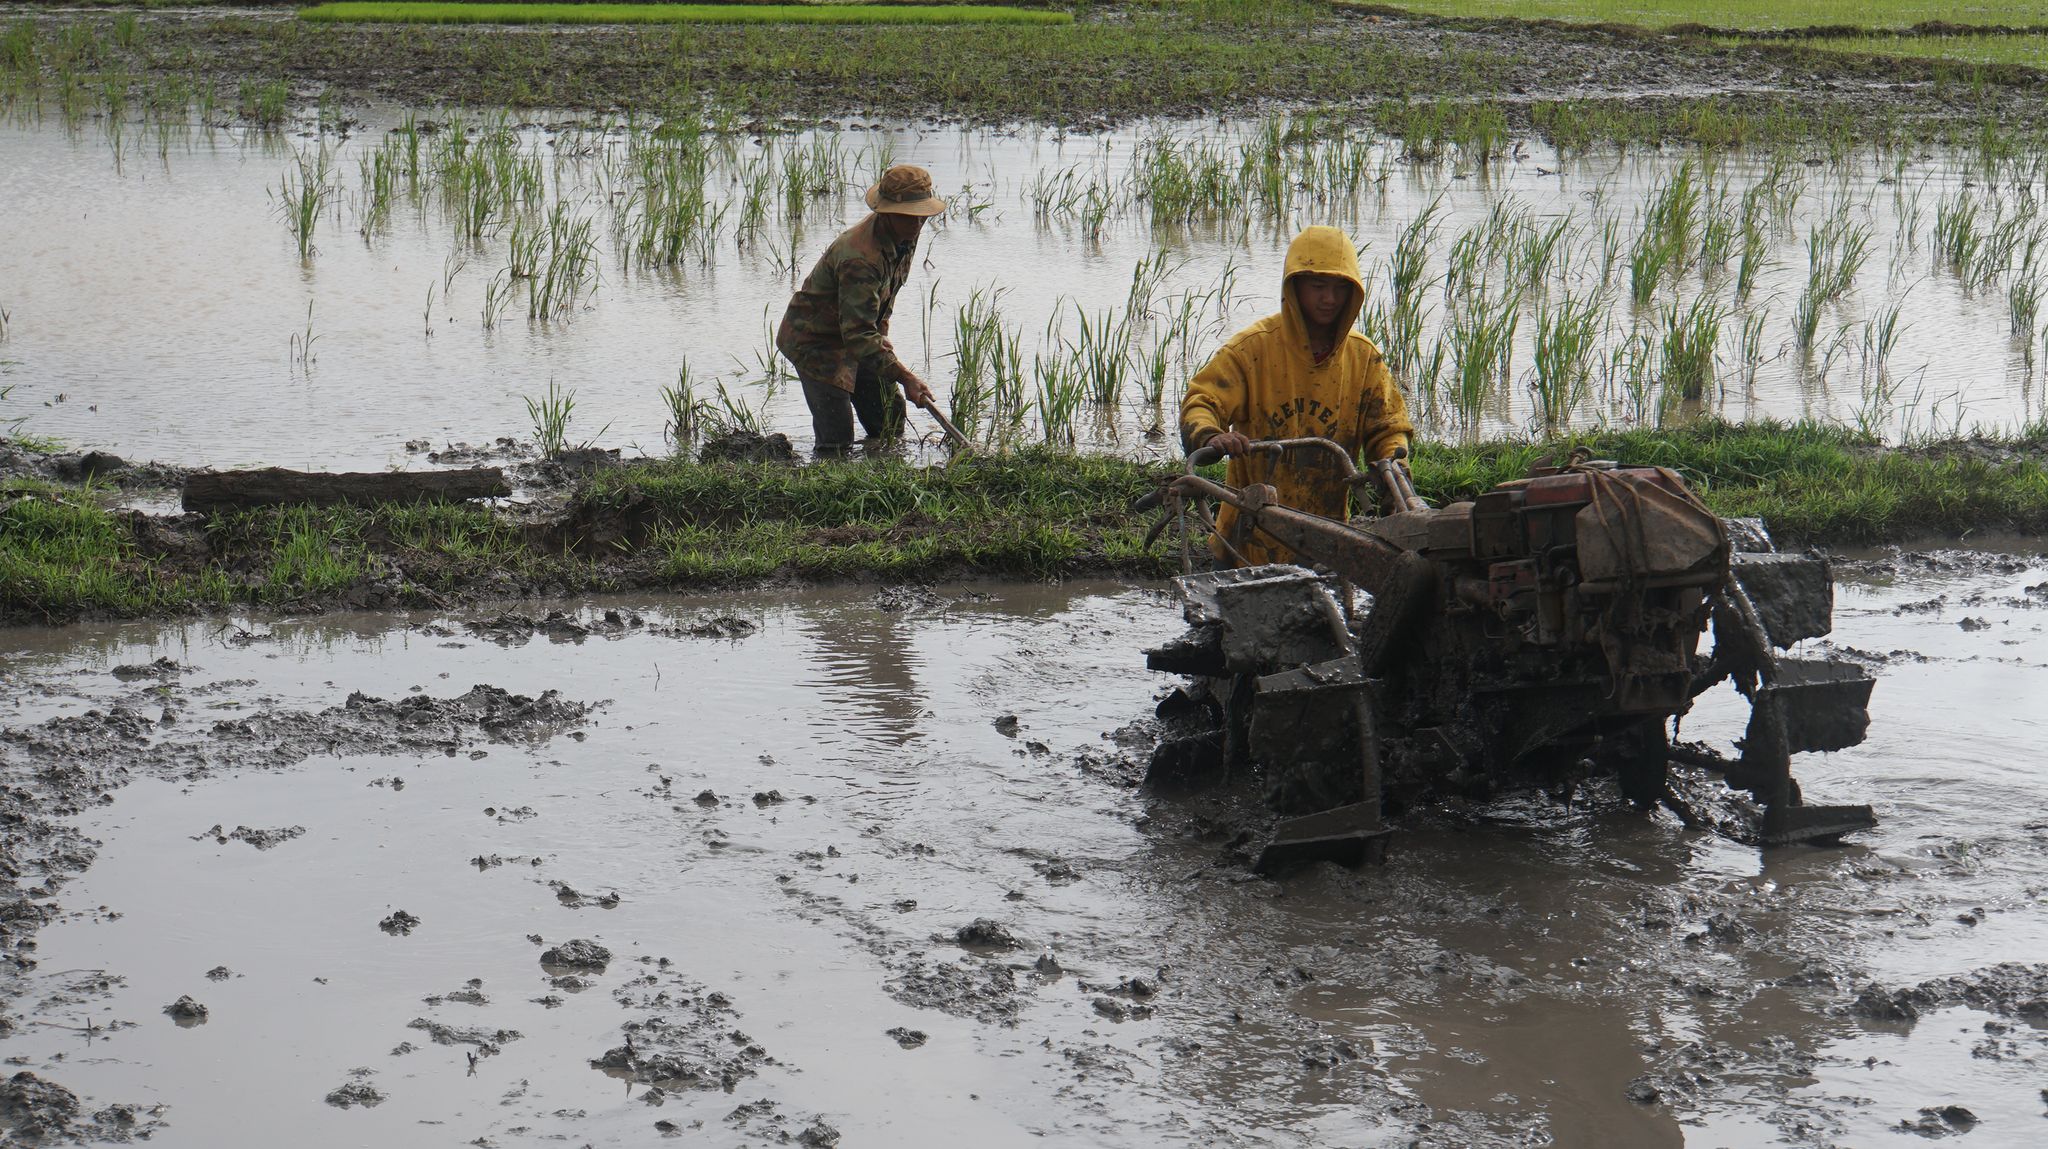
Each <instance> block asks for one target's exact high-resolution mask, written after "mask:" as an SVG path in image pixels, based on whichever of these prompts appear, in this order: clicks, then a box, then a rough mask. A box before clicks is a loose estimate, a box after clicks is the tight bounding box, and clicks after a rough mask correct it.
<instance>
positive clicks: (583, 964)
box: [540, 938, 612, 973]
mask: <svg viewBox="0 0 2048 1149" xmlns="http://www.w3.org/2000/svg"><path fill="white" fill-rule="evenodd" d="M611 960H612V951H610V950H608V949H606V948H604V947H603V946H601V945H598V944H597V943H596V942H594V941H591V940H590V939H589V938H576V939H575V940H573V941H566V942H563V943H562V944H561V945H558V946H550V947H549V948H548V949H545V950H543V951H541V955H540V964H541V966H542V967H543V968H548V967H552V968H553V969H559V970H573V971H577V972H589V973H603V972H604V970H605V967H606V966H608V965H610V964H611Z"/></svg>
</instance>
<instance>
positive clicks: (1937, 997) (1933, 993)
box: [1849, 962, 2048, 1023]
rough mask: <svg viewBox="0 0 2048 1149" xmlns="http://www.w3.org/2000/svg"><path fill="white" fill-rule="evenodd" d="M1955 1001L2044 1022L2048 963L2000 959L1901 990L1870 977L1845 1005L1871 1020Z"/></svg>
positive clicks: (1910, 1016)
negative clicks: (1991, 963) (1956, 974)
mask: <svg viewBox="0 0 2048 1149" xmlns="http://www.w3.org/2000/svg"><path fill="white" fill-rule="evenodd" d="M1953 1005H1967V1006H1970V1007H1972V1008H1975V1009H1981V1010H1983V1011H1984V1012H1986V1013H1995V1014H1999V1015H2001V1016H2003V1017H2018V1018H2023V1019H2025V1020H2028V1021H2033V1022H2042V1023H2048V965H2021V964H2019V963H2018V962H2001V963H1999V964H1998V965H1995V966H1990V967H1988V968H1985V969H1980V970H1973V971H1971V972H1970V973H1967V974H1964V975H1963V976H1961V977H1944V978H1936V979H1934V980H1932V981H1923V982H1921V983H1920V984H1919V985H1914V986H1906V987H1904V988H1902V989H1888V988H1886V987H1884V986H1882V985H1879V984H1877V983H1875V982H1872V983H1870V984H1868V985H1865V986H1863V987H1862V988H1861V989H1859V990H1857V992H1856V1000H1855V1001H1853V1002H1851V1003H1850V1005H1849V1010H1850V1012H1852V1013H1854V1014H1856V1015H1857V1016H1859V1017H1864V1018H1868V1019H1870V1020H1872V1021H1893V1022H1898V1021H1904V1022H1911V1021H1917V1020H1919V1018H1920V1015H1921V1014H1923V1013H1928V1012H1931V1011H1933V1010H1937V1009H1945V1008H1947V1007H1949V1006H1953Z"/></svg>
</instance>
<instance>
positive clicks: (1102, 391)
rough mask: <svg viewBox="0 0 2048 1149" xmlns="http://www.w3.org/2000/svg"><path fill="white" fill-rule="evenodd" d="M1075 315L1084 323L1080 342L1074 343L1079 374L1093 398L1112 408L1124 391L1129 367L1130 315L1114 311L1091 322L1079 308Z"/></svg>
mask: <svg viewBox="0 0 2048 1149" xmlns="http://www.w3.org/2000/svg"><path fill="white" fill-rule="evenodd" d="M1076 314H1077V315H1078V316H1079V317H1080V324H1081V338H1080V341H1079V342H1077V343H1075V344H1074V360H1075V366H1076V374H1077V375H1078V376H1079V377H1080V380H1081V382H1082V384H1083V386H1085V387H1086V389H1087V392H1088V396H1089V398H1090V399H1092V400H1094V402H1095V403H1096V404H1098V405H1100V406H1105V407H1107V406H1111V405H1113V404H1115V403H1116V401H1117V397H1118V395H1119V393H1121V392H1122V390H1123V385H1124V373H1125V372H1126V371H1127V370H1128V369H1129V367H1130V362H1131V323H1130V316H1129V315H1122V316H1119V315H1118V314H1117V313H1116V311H1115V309H1113V308H1112V309H1110V310H1107V311H1104V312H1102V313H1101V314H1099V315H1097V316H1095V317H1094V318H1092V319H1091V318H1090V317H1089V315H1088V313H1087V312H1086V311H1082V310H1079V309H1076Z"/></svg>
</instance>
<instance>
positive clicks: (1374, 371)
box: [1358, 355, 1415, 461]
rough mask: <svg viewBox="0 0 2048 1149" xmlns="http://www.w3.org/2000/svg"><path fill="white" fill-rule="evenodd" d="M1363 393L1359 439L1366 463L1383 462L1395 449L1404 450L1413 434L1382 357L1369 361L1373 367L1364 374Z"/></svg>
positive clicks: (1403, 402) (1402, 399)
mask: <svg viewBox="0 0 2048 1149" xmlns="http://www.w3.org/2000/svg"><path fill="white" fill-rule="evenodd" d="M1364 392H1365V393H1364V400H1363V402H1361V403H1360V404H1359V428H1358V438H1359V441H1360V442H1362V443H1364V444H1365V457H1366V459H1367V460H1368V461H1370V460H1373V459H1384V458H1387V457H1388V456H1390V455H1392V454H1393V453H1394V449H1395V448H1396V447H1406V446H1407V445H1408V438H1409V436H1411V435H1413V434H1415V424H1414V423H1412V422H1410V421H1409V419H1408V400H1407V399H1406V398H1405V397H1404V396H1403V395H1402V394H1401V389H1400V388H1399V387H1397V386H1395V385H1394V374H1393V372H1391V371H1389V370H1387V361H1386V359H1385V358H1384V357H1382V356H1380V355H1374V356H1373V357H1372V366H1370V367H1368V368H1366V371H1365V388H1364Z"/></svg>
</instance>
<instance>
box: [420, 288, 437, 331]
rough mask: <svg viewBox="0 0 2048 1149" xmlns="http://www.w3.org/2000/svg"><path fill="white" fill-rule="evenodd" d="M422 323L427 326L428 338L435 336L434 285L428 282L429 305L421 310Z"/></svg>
mask: <svg viewBox="0 0 2048 1149" xmlns="http://www.w3.org/2000/svg"><path fill="white" fill-rule="evenodd" d="M420 324H421V325H422V326H423V327H425V328H426V331H427V338H429V339H432V338H433V337H434V285H433V284H432V283H429V284H427V305H426V307H425V308H423V309H421V311H420Z"/></svg>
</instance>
